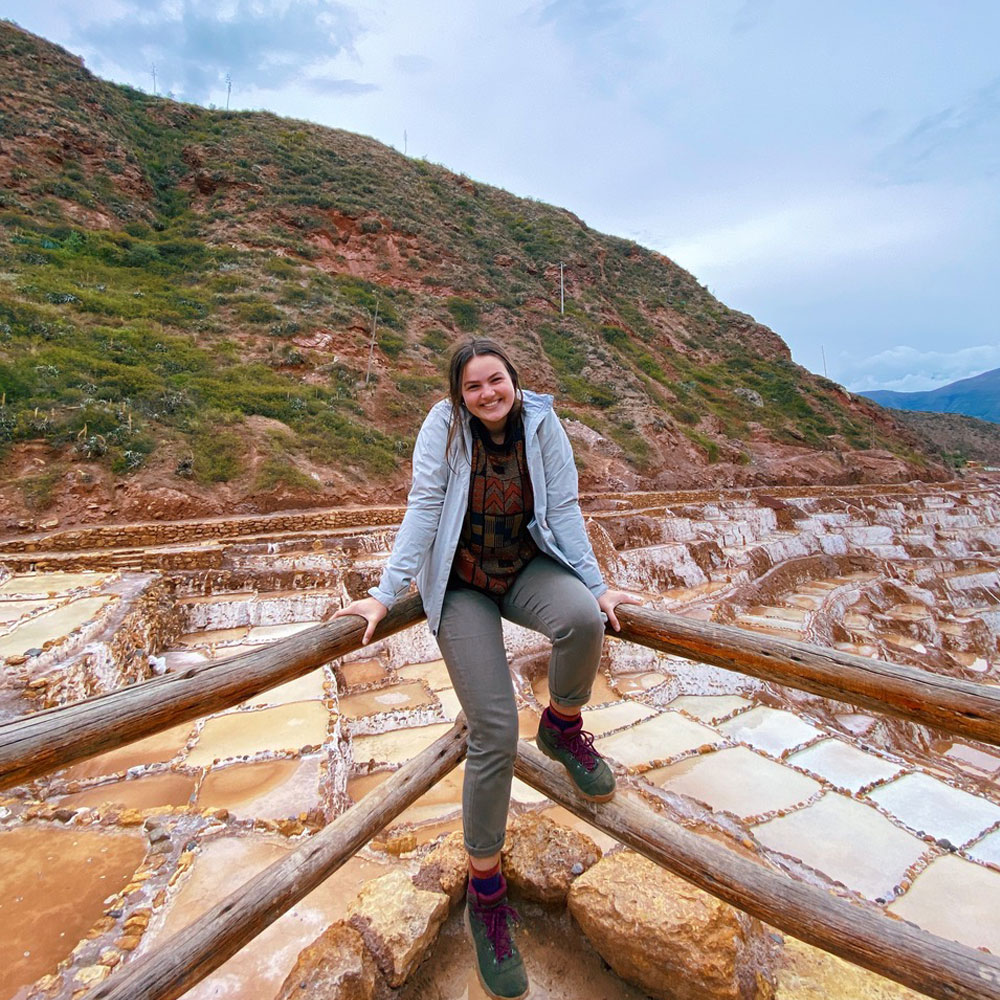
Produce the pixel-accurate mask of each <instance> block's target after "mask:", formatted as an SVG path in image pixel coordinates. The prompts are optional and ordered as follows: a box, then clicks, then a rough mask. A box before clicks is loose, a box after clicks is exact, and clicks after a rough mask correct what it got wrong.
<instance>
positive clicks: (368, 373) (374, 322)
mask: <svg viewBox="0 0 1000 1000" xmlns="http://www.w3.org/2000/svg"><path fill="white" fill-rule="evenodd" d="M377 326H378V296H377V295H376V296H375V312H374V313H373V314H372V339H371V342H370V343H369V345H368V368H367V369H366V370H365V385H368V380H369V379H370V378H371V375H372V357H373V355H374V354H375V329H376V327H377Z"/></svg>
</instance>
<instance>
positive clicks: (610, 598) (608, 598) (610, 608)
mask: <svg viewBox="0 0 1000 1000" xmlns="http://www.w3.org/2000/svg"><path fill="white" fill-rule="evenodd" d="M642 603H643V600H642V598H641V597H639V596H638V595H636V594H630V593H629V592H628V591H627V590H606V591H604V593H603V594H601V596H600V597H598V598H597V604H598V607H600V609H601V610H602V611H603V612H604V613H605V614H606V615H607V616H608V624H609V625H610V626H611V627H612V628H613V629H614V630H615V631H616V632H620V631H621V625H619V624H618V616H617V615H616V614H615V608H616V607H617V606H618V605H619V604H642Z"/></svg>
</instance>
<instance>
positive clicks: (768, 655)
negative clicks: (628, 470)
mask: <svg viewBox="0 0 1000 1000" xmlns="http://www.w3.org/2000/svg"><path fill="white" fill-rule="evenodd" d="M617 614H618V619H619V621H620V622H621V626H622V629H621V631H620V632H610V631H609V633H608V634H609V635H610V636H611V637H613V638H616V639H621V640H623V641H629V642H635V643H638V644H639V645H641V646H648V647H650V648H652V649H659V650H663V651H665V652H668V653H674V654H676V655H678V656H683V657H686V658H688V659H691V660H695V661H697V662H700V663H712V664H715V665H716V666H720V667H726V668H727V669H729V670H735V671H739V672H740V673H744V674H749V675H751V676H753V677H758V678H761V679H762V680H766V681H771V682H773V683H776V684H784V685H787V686H788V687H793V688H798V689H800V690H802V691H809V692H811V693H813V694H818V695H822V696H823V697H825V698H834V699H836V700H838V701H844V702H848V703H850V704H853V705H859V706H863V707H865V708H869V709H873V710H875V711H878V712H884V713H886V714H889V715H894V716H897V717H899V718H903V719H909V720H910V721H912V722H919V723H921V724H923V725H926V726H932V727H933V728H935V729H940V730H943V731H944V732H947V733H952V734H954V735H957V736H965V737H968V738H971V739H975V740H981V741H983V742H985V743H993V744H996V745H1000V687H996V686H990V685H986V684H975V683H973V682H972V681H966V680H961V679H958V678H954V677H941V676H938V675H937V674H932V673H930V672H929V671H927V670H920V669H918V668H917V667H908V666H903V665H901V664H896V663H887V662H885V661H884V660H870V659H867V658H865V657H863V656H853V655H851V654H849V653H842V652H839V651H838V650H835V649H827V648H825V647H823V646H813V645H810V644H808V643H804V642H794V641H791V640H783V639H776V638H774V637H771V636H764V635H759V634H757V633H754V632H749V631H745V630H743V629H738V628H733V627H731V626H727V625H715V624H711V623H708V622H700V621H694V620H692V619H688V618H683V617H682V616H680V615H671V614H667V613H666V612H664V611H657V610H655V609H653V608H642V607H632V606H629V605H621V606H620V607H619V608H618V609H617ZM423 617H424V612H423V606H422V605H421V603H420V598H419V597H418V596H413V597H408V598H406V599H405V600H403V601H400V602H399V603H398V604H397V605H395V606H394V607H393V608H392V610H391V611H390V612H389V614H388V616H387V617H386V618H384V619H383V620H382V621H381V622H380V623H379V625H378V628H377V629H376V631H375V636H374V638H375V639H376V640H378V639H384V638H385V637H386V636H389V635H392V634H393V633H395V632H399V631H401V630H402V629H405V628H408V627H409V626H411V625H414V624H416V623H417V622H419V621H421V620H422V618H423ZM359 622H360V619H358V618H338V619H335V620H333V621H329V622H326V623H324V624H322V625H317V626H315V627H314V628H311V629H308V630H306V631H305V632H300V633H299V634H298V635H295V636H292V637H290V638H288V639H282V640H281V641H279V642H275V643H273V644H271V645H270V646H267V647H265V648H264V649H262V650H260V651H259V652H252V653H244V654H243V655H242V656H234V657H233V658H232V659H230V660H224V661H223V662H221V663H204V664H200V665H198V666H194V667H188V668H186V669H185V670H182V671H179V672H178V673H175V674H165V675H164V676H162V677H154V678H153V679H151V680H148V681H142V682H141V683H139V684H133V685H131V686H130V687H127V688H123V689H122V690H120V691H113V692H111V693H110V694H105V695H99V696H97V697H94V698H87V699H85V700H84V701H79V702H75V703H73V704H71V705H66V706H63V707H61V708H52V709H48V710H47V711H44V712H37V713H35V714H34V715H28V716H25V717H23V718H20V719H15V720H13V721H11V722H7V723H4V724H3V725H0V790H2V789H4V788H9V787H11V786H13V785H20V784H23V783H24V782H25V781H30V780H31V779H32V778H37V777H40V776H41V775H43V774H47V773H48V772H50V771H54V770H56V769H58V768H60V767H66V766H67V765H69V764H72V763H74V762H76V761H79V760H84V759H85V758H87V757H93V756H94V755H95V754H98V753H102V752H105V751H107V750H113V749H114V748H115V747H120V746H124V745H125V744H127V743H131V742H132V741H133V740H137V739H140V738H141V737H143V736H151V735H152V734H154V733H158V732H160V731H162V730H164V729H169V728H170V727H171V726H175V725H178V724H179V723H181V722H187V721H189V720H192V719H197V718H200V717H201V716H203V715H207V714H209V713H210V712H216V711H219V710H220V709H223V708H229V707H231V706H233V705H238V704H239V703H240V702H242V701H245V700H246V699H247V698H251V697H253V696H254V695H257V694H260V693H261V692H262V691H266V690H268V689H269V688H272V687H274V686H275V685H277V684H281V683H284V682H285V681H289V680H293V679H294V678H296V677H300V676H302V675H303V674H306V673H308V672H309V671H310V670H315V669H316V668H317V667H319V666H320V665H321V664H323V663H327V662H329V661H330V660H332V659H335V658H336V657H338V656H344V655H345V654H346V653H349V652H352V651H353V650H356V649H358V648H359V647H360V645H361V636H362V633H363V631H364V628H363V626H362V625H361V624H359Z"/></svg>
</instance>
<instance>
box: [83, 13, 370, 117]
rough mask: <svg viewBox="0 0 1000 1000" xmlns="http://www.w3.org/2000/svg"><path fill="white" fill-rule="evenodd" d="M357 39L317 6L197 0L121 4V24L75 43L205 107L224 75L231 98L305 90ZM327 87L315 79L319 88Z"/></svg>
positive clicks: (354, 19)
mask: <svg viewBox="0 0 1000 1000" xmlns="http://www.w3.org/2000/svg"><path fill="white" fill-rule="evenodd" d="M363 31H364V28H363V26H362V24H361V22H360V20H359V18H358V16H357V14H356V13H355V12H354V10H352V9H351V8H349V7H347V6H346V5H344V4H341V3H331V2H320V0H290V2H287V3H284V4H280V3H276V2H267V3H259V2H256V3H255V2H251V0H236V2H235V3H234V4H231V5H229V6H228V7H227V6H225V5H215V6H210V5H207V4H204V3H201V2H199V0H176V2H173V3H169V4H162V3H161V4H160V5H158V6H150V5H148V4H145V3H139V2H136V0H127V2H126V3H125V4H124V10H123V11H122V12H121V13H120V14H119V16H117V17H115V18H113V19H111V20H105V21H99V22H90V23H88V24H86V25H81V26H79V27H78V28H77V30H76V37H77V38H78V39H79V40H80V41H82V42H84V43H87V44H89V45H91V46H93V47H94V48H95V49H96V50H97V51H99V52H101V53H103V54H104V57H105V58H106V59H107V60H108V61H109V62H114V63H116V64H117V65H119V66H121V67H122V68H123V69H126V70H130V71H131V72H132V73H134V74H136V75H138V76H145V75H146V74H147V73H148V72H149V71H150V67H151V66H152V65H154V64H155V66H156V71H157V89H158V90H159V91H160V92H161V93H162V92H165V91H172V92H174V93H175V94H176V95H177V96H178V97H181V98H183V99H185V100H189V101H194V102H201V103H204V102H206V101H207V100H208V99H209V98H210V97H211V96H212V95H213V94H215V93H218V91H219V90H220V88H221V87H222V86H223V85H224V83H225V78H226V74H229V75H230V76H231V77H232V80H233V84H234V87H235V89H236V90H237V91H238V90H239V89H240V88H241V87H242V88H244V89H247V90H249V89H251V88H254V89H257V90H262V91H267V90H277V89H279V88H281V87H284V86H286V85H290V84H294V83H296V82H299V83H306V84H309V82H310V77H311V74H310V70H311V69H313V70H318V69H319V67H321V66H322V64H325V63H328V62H329V61H330V60H331V59H333V58H334V57H336V56H338V55H340V54H342V53H350V52H351V51H352V49H353V45H354V42H355V40H356V39H357V38H358V37H359V35H361V34H362V33H363ZM329 82H330V81H329V79H328V78H324V77H323V76H322V75H320V76H319V77H318V86H321V87H322V86H324V85H328V84H329ZM337 82H338V84H339V86H340V92H341V93H344V92H353V93H362V92H364V91H365V90H367V89H368V88H367V85H365V84H358V85H357V87H356V88H355V89H354V90H345V86H346V85H347V84H350V83H353V81H345V80H338V81H337Z"/></svg>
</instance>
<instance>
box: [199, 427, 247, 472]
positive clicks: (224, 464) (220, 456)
mask: <svg viewBox="0 0 1000 1000" xmlns="http://www.w3.org/2000/svg"><path fill="white" fill-rule="evenodd" d="M191 447H192V453H193V455H192V458H193V462H192V469H193V472H194V478H195V479H196V480H197V481H198V482H199V483H202V484H205V485H207V484H210V483H227V482H229V481H230V480H231V479H235V478H236V477H237V476H238V475H239V474H240V473H241V472H242V471H243V457H244V453H245V448H244V445H243V440H242V438H241V437H240V436H239V435H238V434H237V433H235V432H234V431H231V430H221V429H219V428H213V427H209V426H205V427H203V428H202V429H200V430H199V431H198V433H196V434H195V435H194V438H193V440H192V442H191Z"/></svg>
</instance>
